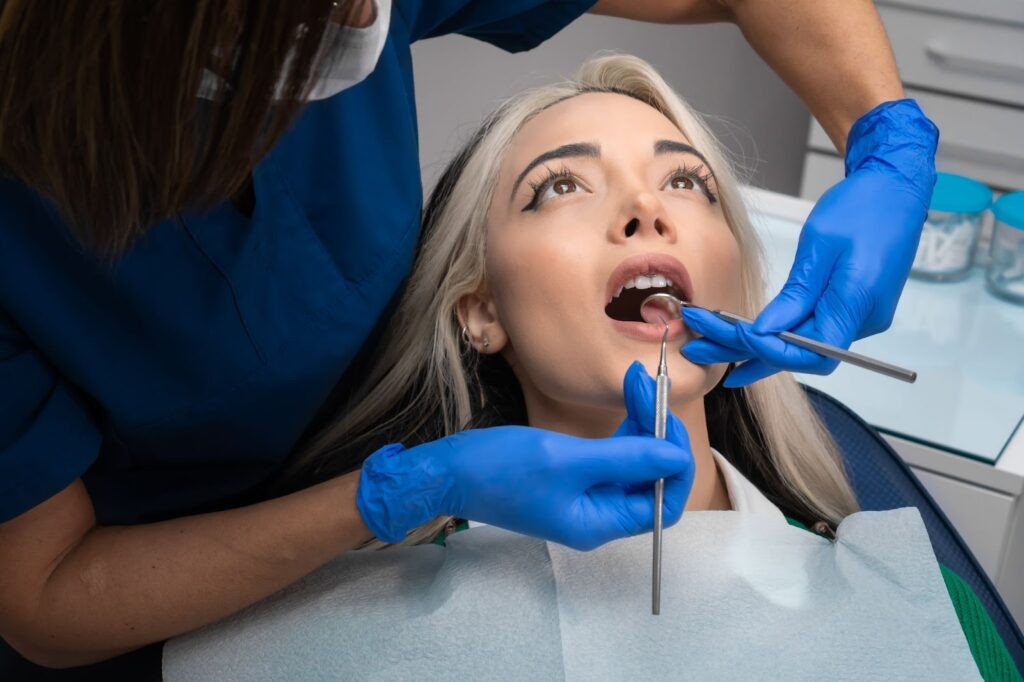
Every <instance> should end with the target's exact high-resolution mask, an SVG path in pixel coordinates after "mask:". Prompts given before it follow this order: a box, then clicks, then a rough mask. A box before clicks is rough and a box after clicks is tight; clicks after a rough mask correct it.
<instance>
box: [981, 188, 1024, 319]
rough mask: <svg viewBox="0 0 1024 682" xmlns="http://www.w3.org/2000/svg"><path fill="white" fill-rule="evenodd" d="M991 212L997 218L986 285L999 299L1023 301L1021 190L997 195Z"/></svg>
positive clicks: (1023, 195)
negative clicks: (997, 197)
mask: <svg viewBox="0 0 1024 682" xmlns="http://www.w3.org/2000/svg"><path fill="white" fill-rule="evenodd" d="M992 212H993V213H994V214H995V217H996V221H995V227H994V228H993V230H992V249H991V254H992V262H990V263H989V265H988V270H987V271H986V275H985V286H986V287H987V288H988V290H989V291H990V292H992V294H994V295H996V296H998V297H999V298H1001V299H1004V300H1007V301H1011V302H1013V303H1020V304H1024V192H1013V193H1012V194H1005V195H1003V196H1001V197H999V200H998V201H996V203H995V205H994V206H993V207H992Z"/></svg>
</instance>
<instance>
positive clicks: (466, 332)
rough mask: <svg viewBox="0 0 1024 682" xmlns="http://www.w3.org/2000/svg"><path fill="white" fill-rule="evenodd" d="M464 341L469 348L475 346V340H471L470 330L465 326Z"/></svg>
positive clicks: (463, 331)
mask: <svg viewBox="0 0 1024 682" xmlns="http://www.w3.org/2000/svg"><path fill="white" fill-rule="evenodd" d="M462 340H463V341H465V343H466V345H467V346H472V345H473V339H471V338H469V329H467V328H466V326H465V325H463V326H462Z"/></svg>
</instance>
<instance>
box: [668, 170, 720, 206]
mask: <svg viewBox="0 0 1024 682" xmlns="http://www.w3.org/2000/svg"><path fill="white" fill-rule="evenodd" d="M679 175H682V176H683V177H687V178H690V179H691V180H693V181H694V182H696V183H697V184H699V185H700V187H701V191H702V192H704V196H706V197H707V199H708V202H709V203H712V204H714V203H716V202H717V201H718V196H716V195H715V193H714V192H712V191H711V180H713V179H714V177H715V176H714V175H712V174H711V171H710V170H709V169H708V167H707V166H704V165H703V164H702V165H699V166H694V167H691V166H687V165H686V164H685V163H683V164H680V165H679V166H678V167H677V168H676V169H675V170H674V171H672V172H671V173H669V174H668V177H666V178H665V182H670V181H671V180H672V179H673V178H675V177H676V176H679Z"/></svg>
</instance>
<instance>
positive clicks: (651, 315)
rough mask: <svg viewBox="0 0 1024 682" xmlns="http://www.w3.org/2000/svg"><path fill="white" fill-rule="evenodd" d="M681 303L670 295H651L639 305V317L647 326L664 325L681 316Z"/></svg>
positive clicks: (662, 293) (661, 293)
mask: <svg viewBox="0 0 1024 682" xmlns="http://www.w3.org/2000/svg"><path fill="white" fill-rule="evenodd" d="M682 305H683V302H682V301H680V300H679V299H678V298H676V297H675V296H673V295H672V294H666V293H664V292H660V293H657V294H651V295H650V296H648V297H647V298H645V299H644V301H643V303H641V304H640V317H642V318H643V319H644V322H647V323H648V324H665V323H666V322H669V321H671V320H677V319H679V318H680V317H682V316H683V313H682V311H681V310H680V308H681V307H682Z"/></svg>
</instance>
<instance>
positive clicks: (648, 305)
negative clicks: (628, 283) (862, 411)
mask: <svg viewBox="0 0 1024 682" xmlns="http://www.w3.org/2000/svg"><path fill="white" fill-rule="evenodd" d="M682 308H694V309H696V310H707V311H708V312H710V313H714V314H715V315H717V316H718V317H719V318H721V319H723V320H725V321H726V322H731V323H733V324H736V323H737V322H744V323H746V324H751V323H752V322H753V320H749V319H747V318H745V317H742V316H740V315H736V314H734V313H729V312H726V311H724V310H710V309H708V308H701V307H700V306H697V305H693V304H692V303H689V302H687V301H682V300H680V299H678V298H676V297H675V296H673V295H672V294H666V293H664V292H661V293H657V294H651V295H650V296H648V297H647V298H645V299H644V301H643V303H641V304H640V316H641V317H643V318H644V320H645V321H647V322H657V321H664V319H665V318H666V317H668V318H669V319H676V318H679V317H682V310H681V309H682ZM645 311H646V312H645ZM776 336H778V337H779V338H780V339H784V340H786V341H789V342H790V343H791V344H793V345H794V346H800V347H801V348H804V349H806V350H809V351H813V352H815V353H818V354H819V355H824V356H825V357H827V358H832V359H833V360H840V361H842V362H848V363H850V364H851V365H857V366H858V367H863V368H864V369H870V370H871V371H873V372H878V373H879V374H884V375H885V376H889V377H892V378H894V379H899V380H900V381H906V382H907V383H908V384H912V383H914V382H915V381H916V380H917V372H913V371H911V370H909V369H904V368H903V367H899V366H897V365H891V364H889V363H888V362H883V361H881V360H875V359H874V358H869V357H868V356H866V355H861V354H860V353H854V352H853V351H849V350H844V349H842V348H838V347H836V346H833V345H831V344H827V343H822V342H821V341H815V340H814V339H809V338H807V337H806V336H800V335H799V334H794V333H793V332H788V331H783V332H777V333H776Z"/></svg>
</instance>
